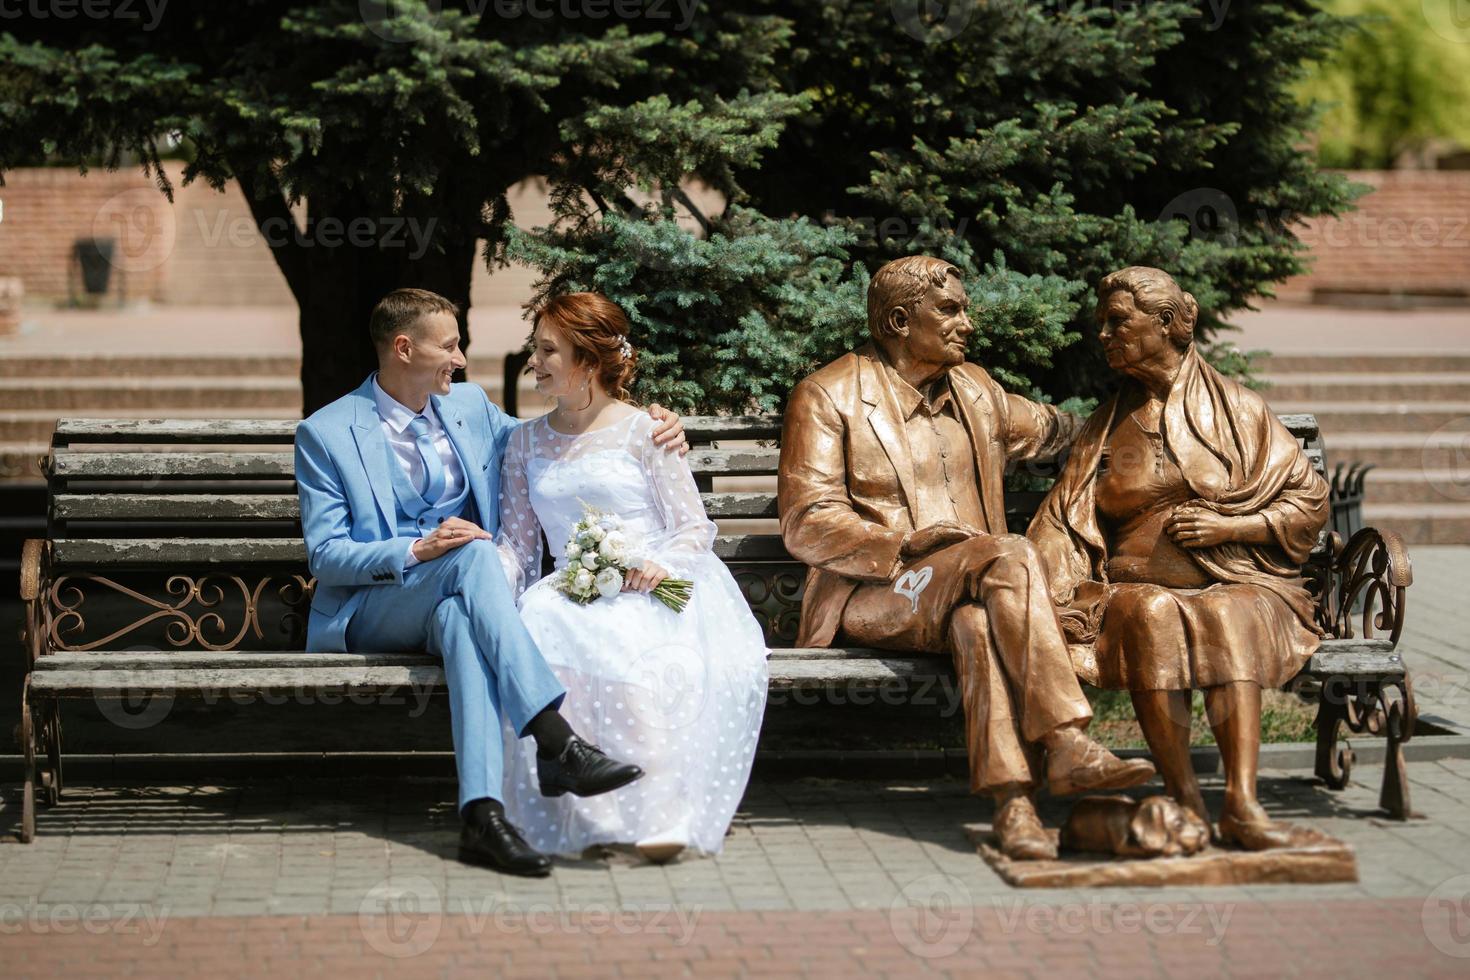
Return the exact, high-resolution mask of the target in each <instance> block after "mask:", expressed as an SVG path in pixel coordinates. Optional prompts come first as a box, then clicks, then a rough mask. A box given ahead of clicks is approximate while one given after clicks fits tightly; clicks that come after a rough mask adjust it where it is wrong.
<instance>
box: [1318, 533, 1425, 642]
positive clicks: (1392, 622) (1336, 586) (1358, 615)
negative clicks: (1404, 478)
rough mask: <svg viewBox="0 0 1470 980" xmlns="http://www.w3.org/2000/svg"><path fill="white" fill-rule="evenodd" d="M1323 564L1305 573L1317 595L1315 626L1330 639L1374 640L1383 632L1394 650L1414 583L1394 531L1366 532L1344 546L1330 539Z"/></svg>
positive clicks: (1334, 537) (1405, 553)
mask: <svg viewBox="0 0 1470 980" xmlns="http://www.w3.org/2000/svg"><path fill="white" fill-rule="evenodd" d="M1328 549H1329V556H1328V559H1327V561H1326V562H1325V563H1322V564H1318V565H1316V566H1315V567H1312V568H1309V569H1308V571H1307V576H1308V580H1309V585H1310V587H1311V588H1312V589H1313V591H1315V592H1316V594H1317V624H1318V625H1319V626H1321V627H1322V628H1323V629H1324V630H1325V631H1326V632H1327V634H1328V635H1329V636H1333V637H1336V638H1338V639H1352V638H1353V637H1355V636H1358V635H1360V634H1359V632H1358V631H1356V630H1355V629H1354V620H1355V619H1356V620H1357V625H1358V627H1359V628H1360V630H1361V636H1362V637H1363V639H1374V638H1375V637H1376V636H1379V635H1381V634H1382V633H1387V634H1388V635H1387V639H1388V640H1390V641H1391V642H1392V643H1394V644H1395V645H1397V644H1398V641H1399V636H1400V634H1401V633H1402V632H1403V629H1404V614H1405V611H1406V610H1405V607H1406V604H1407V600H1408V589H1409V586H1410V585H1411V584H1412V583H1413V581H1414V574H1413V568H1412V566H1411V565H1410V563H1409V552H1408V549H1407V548H1405V547H1404V542H1403V539H1402V538H1400V537H1399V536H1398V535H1397V534H1395V533H1394V532H1392V531H1380V530H1378V529H1377V528H1371V527H1365V528H1363V529H1362V530H1361V531H1359V532H1358V533H1357V534H1354V535H1353V536H1352V539H1351V540H1349V541H1348V542H1347V544H1346V545H1344V544H1342V538H1341V537H1340V536H1338V535H1337V534H1332V535H1329V537H1328Z"/></svg>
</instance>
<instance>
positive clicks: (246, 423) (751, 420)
mask: <svg viewBox="0 0 1470 980" xmlns="http://www.w3.org/2000/svg"><path fill="white" fill-rule="evenodd" d="M299 424H300V423H299V421H298V420H296V419H99V418H68V419H59V420H58V421H57V423H56V434H55V436H54V438H53V445H58V446H60V445H66V444H69V443H99V444H100V443H128V442H131V443H138V444H150V443H153V444H158V445H166V444H170V443H190V442H195V443H201V444H207V443H225V444H228V443H252V442H279V443H289V442H291V441H292V440H293V439H294V438H295V437H296V426H297V425H299ZM684 433H685V436H686V437H687V438H688V439H689V440H690V441H691V442H696V441H697V442H717V441H719V440H721V439H776V438H779V437H780V435H781V420H780V419H779V418H775V417H773V416H769V415H730V416H725V415H691V416H688V417H687V418H685V419H684Z"/></svg>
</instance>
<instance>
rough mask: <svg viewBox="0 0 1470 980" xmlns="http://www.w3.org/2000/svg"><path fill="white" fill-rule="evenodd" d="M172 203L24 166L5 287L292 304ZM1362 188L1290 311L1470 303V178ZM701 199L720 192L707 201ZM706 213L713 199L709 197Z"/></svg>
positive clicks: (1308, 231) (15, 195)
mask: <svg viewBox="0 0 1470 980" xmlns="http://www.w3.org/2000/svg"><path fill="white" fill-rule="evenodd" d="M169 166H170V170H169V172H170V175H171V177H173V178H174V182H175V187H176V194H175V203H174V204H173V205H172V206H170V205H169V203H168V202H167V200H165V199H164V197H163V195H161V194H160V193H159V192H158V190H157V189H156V188H155V187H154V186H153V185H152V184H151V183H149V181H148V180H147V179H145V178H144V177H143V176H142V175H141V174H140V173H138V172H137V171H136V170H125V171H119V172H117V173H107V172H105V171H100V170H99V171H93V172H91V173H90V174H88V175H87V176H85V177H82V176H80V175H78V174H77V173H76V172H75V171H73V170H69V169H66V168H44V169H42V168H37V169H20V170H15V171H11V172H10V173H8V174H6V186H4V187H3V188H0V200H3V202H4V214H3V220H0V277H7V276H10V277H18V278H20V279H21V280H22V283H23V285H24V289H25V295H26V297H27V299H28V300H29V301H31V302H34V301H36V300H42V301H45V300H56V299H62V298H65V297H66V296H67V292H68V288H69V284H70V288H71V289H73V290H74V291H77V292H80V289H81V286H80V276H79V273H78V270H77V269H76V266H75V263H74V262H73V261H72V246H73V243H74V242H75V241H76V239H78V238H86V237H112V238H115V239H116V240H117V251H116V254H115V256H114V260H113V264H114V266H115V273H114V278H113V283H112V287H111V291H110V292H111V295H112V296H114V297H115V296H116V295H117V290H118V289H119V288H126V290H127V293H128V295H129V297H132V298H146V299H150V300H153V301H155V302H159V303H168V304H173V305H180V306H189V305H223V306H235V305H241V306H246V305H252V306H276V305H280V306H289V305H292V304H293V300H292V298H291V293H290V291H289V290H288V289H287V288H286V283H285V280H284V279H282V278H281V274H280V271H279V270H278V269H277V268H276V264H275V260H274V259H273V258H272V257H271V254H270V249H269V248H268V247H267V245H266V243H265V241H264V240H263V239H262V238H261V237H260V235H259V234H258V232H257V231H256V230H255V227H254V224H253V222H252V220H251V217H250V212H249V209H248V207H247V206H246V203H245V200H244V197H243V195H242V194H241V192H240V190H239V188H238V186H236V185H235V184H233V183H232V184H230V185H229V187H228V189H227V190H226V191H225V192H223V193H221V192H217V191H214V190H212V189H211V188H209V187H208V186H207V185H205V184H203V183H195V184H192V185H190V186H188V187H181V186H179V182H178V180H177V178H178V176H179V169H180V167H179V165H177V164H170V165H169ZM1348 176H1350V177H1351V178H1352V179H1354V180H1357V181H1361V182H1363V183H1366V184H1370V185H1372V186H1373V187H1374V188H1375V190H1374V191H1373V192H1372V193H1370V194H1368V195H1367V196H1366V197H1364V198H1363V199H1362V200H1361V201H1360V203H1359V208H1358V210H1357V211H1355V212H1353V213H1351V214H1349V215H1347V216H1346V217H1344V218H1341V219H1337V220H1333V221H1313V222H1309V223H1308V224H1307V225H1306V226H1305V228H1302V229H1299V231H1298V233H1299V234H1300V235H1301V236H1302V238H1303V239H1304V240H1305V241H1307V242H1308V243H1310V244H1311V245H1312V256H1313V269H1312V272H1311V273H1309V274H1308V275H1305V276H1298V277H1296V278H1294V279H1292V280H1289V281H1288V282H1286V283H1285V284H1283V285H1282V286H1281V287H1280V288H1279V290H1278V295H1279V296H1280V297H1281V298H1282V299H1284V300H1289V301H1297V302H1310V301H1313V300H1316V301H1322V300H1324V299H1333V298H1344V297H1348V296H1350V295H1362V294H1394V295H1402V294H1411V295H1416V296H1431V297H1433V296H1439V297H1448V298H1450V299H1452V300H1454V301H1457V302H1465V301H1467V300H1470V172H1466V171H1411V170H1401V171H1367V172H1352V173H1350V174H1349V175H1348ZM697 196H699V197H701V198H704V197H707V196H708V195H707V194H699V195H697ZM701 203H706V204H709V203H713V202H706V201H701ZM511 204H512V207H513V208H514V211H515V215H516V223H517V224H519V225H520V226H521V227H532V226H535V225H541V224H545V223H546V222H547V221H548V220H549V218H550V214H549V212H548V211H547V208H546V197H545V190H544V188H543V187H541V186H540V185H539V183H538V182H535V181H527V182H526V183H525V184H522V185H521V186H520V187H518V188H517V189H516V191H515V192H514V193H513V194H512V195H511ZM534 279H535V274H534V272H533V271H532V270H530V269H521V268H511V269H504V270H497V271H496V272H495V274H494V275H491V274H490V273H489V272H487V271H486V270H485V269H484V267H483V266H482V265H479V264H477V265H476V272H475V280H474V283H473V286H472V291H471V297H472V302H473V303H474V304H475V305H477V306H482V305H490V306H517V305H519V304H521V303H523V302H524V301H525V300H526V299H527V298H529V296H530V294H531V283H532V282H533V281H534Z"/></svg>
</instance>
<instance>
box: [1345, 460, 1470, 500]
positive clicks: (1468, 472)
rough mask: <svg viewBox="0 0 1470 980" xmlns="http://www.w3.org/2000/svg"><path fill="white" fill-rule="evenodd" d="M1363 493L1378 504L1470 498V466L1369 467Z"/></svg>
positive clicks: (1366, 498)
mask: <svg viewBox="0 0 1470 980" xmlns="http://www.w3.org/2000/svg"><path fill="white" fill-rule="evenodd" d="M1363 495H1364V500H1365V502H1371V503H1374V504H1454V503H1466V502H1470V468H1466V469H1459V470H1455V469H1444V470H1435V469H1423V468H1414V469H1403V470H1398V469H1374V470H1369V471H1368V475H1367V477H1366V478H1365V481H1364V484H1363Z"/></svg>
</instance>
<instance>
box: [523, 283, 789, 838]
mask: <svg viewBox="0 0 1470 980" xmlns="http://www.w3.org/2000/svg"><path fill="white" fill-rule="evenodd" d="M532 341H533V344H534V347H535V350H534V352H533V353H532V355H531V360H530V369H531V370H532V371H533V372H534V373H535V376H536V388H537V390H538V391H540V392H541V393H542V394H543V395H546V396H549V397H552V398H554V399H555V400H556V408H554V409H553V410H552V411H551V412H549V413H548V414H546V415H543V416H541V417H540V418H538V419H534V420H532V421H530V422H528V423H526V424H525V425H522V426H519V427H518V428H517V429H516V430H515V432H514V433H513V434H512V435H511V437H510V444H509V446H508V447H507V449H506V453H505V457H504V462H503V464H502V469H501V493H500V532H499V534H498V535H497V538H496V541H497V544H498V546H499V548H500V552H501V557H502V562H503V563H504V564H505V566H506V570H507V574H508V575H509V576H510V577H511V579H512V584H513V585H514V587H515V591H516V592H517V594H518V596H519V598H518V600H517V604H518V606H519V608H520V611H521V618H522V619H523V620H524V621H525V624H526V628H527V630H529V631H530V633H531V636H532V638H533V639H534V640H535V641H536V644H537V646H538V647H539V648H540V650H541V652H542V655H543V656H544V657H545V658H546V661H547V663H549V664H550V665H551V667H552V669H553V670H554V671H555V672H556V675H557V677H558V678H559V679H560V680H561V682H562V684H563V685H564V686H565V687H566V689H567V695H566V700H565V701H564V702H563V704H562V713H563V714H564V715H565V716H566V719H567V721H568V722H570V724H571V726H572V728H573V729H575V730H576V731H577V732H580V733H582V735H583V736H584V737H585V738H587V739H588V740H589V741H591V742H595V743H597V744H599V745H601V746H603V747H605V748H606V749H607V750H608V751H615V752H616V754H617V755H618V758H620V759H623V760H626V761H627V762H630V763H634V764H636V765H638V766H640V767H641V768H642V769H643V770H644V773H645V775H644V777H643V778H642V779H641V780H639V781H638V782H635V783H633V784H631V785H630V786H628V787H626V788H624V789H622V790H619V791H618V792H615V793H609V794H606V795H604V796H598V797H589V798H578V797H573V796H558V797H550V798H548V797H546V796H543V795H542V794H541V792H540V791H539V789H538V779H537V771H536V770H537V762H536V749H535V747H534V746H533V745H532V746H530V747H528V748H525V749H522V747H521V740H517V739H508V740H507V741H506V746H507V753H506V754H507V758H506V765H505V797H506V810H507V812H508V816H509V817H510V820H511V822H512V823H513V824H515V825H516V826H519V827H522V828H525V831H526V836H527V837H528V838H530V843H531V845H532V846H533V847H535V848H537V849H538V850H540V851H543V852H550V853H557V854H579V853H581V852H582V851H583V850H584V849H586V848H588V847H591V846H593V845H597V844H633V845H635V846H636V847H637V848H638V850H639V851H640V852H641V853H642V854H643V855H644V857H646V858H647V859H649V860H651V861H667V860H669V859H671V858H672V857H674V856H675V855H677V854H679V853H680V852H681V851H683V850H684V849H685V848H686V847H687V848H690V849H693V850H695V851H700V852H703V853H707V854H714V853H718V852H719V850H720V848H721V846H722V844H723V842H724V836H725V830H726V828H727V827H728V826H729V824H730V820H731V818H732V817H733V816H734V814H735V808H736V806H737V805H739V803H740V798H741V796H742V794H743V793H744V791H745V783H746V780H747V778H748V777H749V775H750V767H751V762H752V760H753V758H754V756H755V744H756V738H757V736H758V735H759V733H760V725H761V716H762V714H763V712H764V710H765V700H766V683H767V674H766V655H767V651H766V647H765V642H764V639H763V637H762V635H761V629H760V626H759V625H758V624H757V623H756V621H755V618H754V617H753V616H752V615H751V614H750V610H749V609H748V608H747V607H746V604H745V601H744V599H743V598H742V596H741V594H740V590H739V588H738V587H737V586H736V584H735V580H734V578H733V577H732V576H731V575H730V572H729V570H728V569H726V568H725V566H724V563H722V562H721V561H720V560H719V559H718V558H716V557H715V556H714V554H713V553H712V552H711V550H710V546H711V544H712V543H713V541H714V536H715V525H714V524H713V523H712V522H711V521H710V520H709V518H708V517H707V516H706V514H705V511H704V505H703V504H702V502H701V501H700V498H699V491H698V489H697V488H696V486H695V483H694V477H693V475H692V474H691V473H690V471H689V466H688V464H687V463H686V462H685V461H684V460H683V458H682V457H681V456H679V455H677V454H674V453H667V452H665V451H663V450H662V449H659V448H656V447H655V446H654V445H653V443H652V441H651V440H650V439H649V432H648V429H649V425H650V422H651V421H652V420H651V419H650V418H649V416H648V413H646V412H643V411H640V410H638V409H636V408H634V407H633V406H632V405H630V404H628V403H627V401H626V400H625V399H626V398H627V397H628V386H629V384H630V383H631V382H632V378H633V373H634V370H635V368H636V366H637V361H638V358H637V354H636V352H635V351H634V350H633V348H632V347H631V345H630V344H629V343H628V320H627V318H626V317H625V316H624V315H623V311H622V310H621V309H619V308H618V306H617V305H616V304H614V303H613V302H612V301H611V300H609V299H607V298H606V297H605V296H602V295H600V294H598V293H574V294H571V295H566V296H559V297H556V298H554V299H552V300H550V301H549V302H547V303H546V305H545V306H544V307H542V308H541V309H540V310H539V311H538V312H537V313H536V315H535V319H534V332H533V334H532ZM584 504H585V505H587V506H590V507H593V508H596V509H597V510H599V511H601V512H603V513H606V514H613V515H616V516H617V517H620V518H621V519H622V520H623V522H624V524H625V526H626V528H627V530H628V532H629V534H630V536H637V537H641V538H642V548H641V554H642V555H643V556H644V557H645V559H646V560H645V561H644V562H643V564H642V567H641V568H635V569H634V570H633V571H632V572H630V573H629V574H628V576H627V580H626V582H625V583H624V587H623V591H622V592H621V593H619V594H616V595H613V596H611V597H609V598H602V599H597V600H596V601H594V602H592V603H591V604H589V605H578V604H577V603H575V602H573V601H572V600H570V599H568V598H567V597H566V596H564V595H562V594H561V593H560V592H558V591H557V590H556V588H555V587H554V582H555V580H556V579H557V577H558V576H557V575H556V574H555V573H553V574H552V575H548V576H547V577H545V578H542V577H541V548H542V541H541V533H542V531H543V530H544V531H545V532H546V541H547V543H548V544H549V546H550V548H551V551H552V553H553V556H554V557H555V558H556V566H557V569H558V571H560V570H561V569H563V568H565V567H566V559H565V557H564V554H563V552H564V551H565V548H566V543H567V538H568V535H569V532H570V529H571V527H572V525H573V524H575V523H576V522H578V521H580V520H581V519H582V517H583V511H584ZM665 578H677V579H687V580H690V581H692V582H693V583H694V595H693V598H692V599H691V600H690V601H689V604H688V606H687V607H686V608H685V609H684V611H683V612H678V613H676V612H674V611H673V610H671V609H669V608H667V607H666V606H664V605H663V604H662V603H661V602H660V601H659V600H657V599H656V598H654V597H653V596H651V595H649V592H650V591H651V590H652V589H654V588H655V587H656V586H657V585H658V584H659V583H660V582H662V581H663V580H664V579H665Z"/></svg>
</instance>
